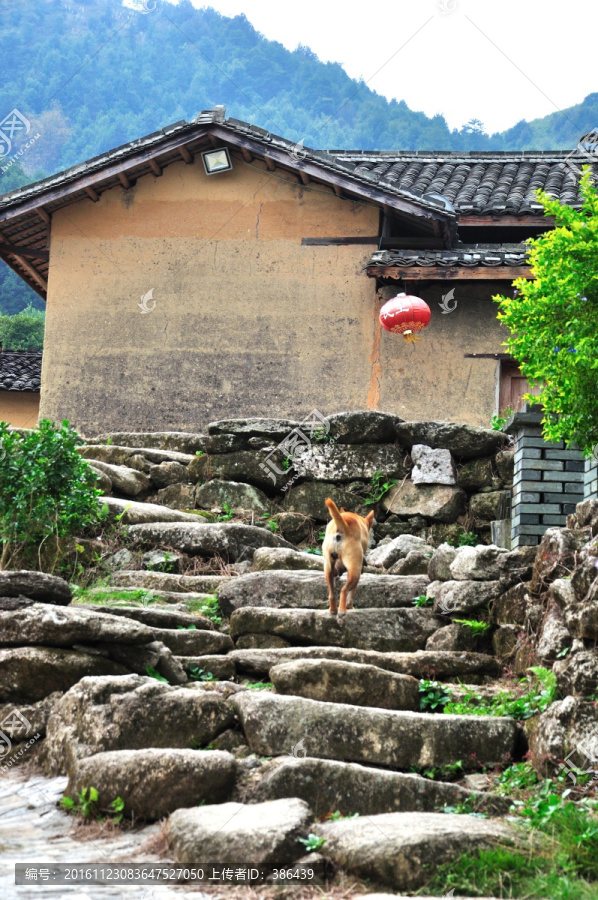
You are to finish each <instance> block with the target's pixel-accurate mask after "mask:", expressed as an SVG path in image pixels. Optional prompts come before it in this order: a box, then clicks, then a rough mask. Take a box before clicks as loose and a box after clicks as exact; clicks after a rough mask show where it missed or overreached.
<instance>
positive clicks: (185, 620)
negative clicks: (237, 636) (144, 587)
mask: <svg viewBox="0 0 598 900" xmlns="http://www.w3.org/2000/svg"><path fill="white" fill-rule="evenodd" d="M90 593H91V594H93V591H90ZM205 596H209V595H207V594H195V595H194V597H205ZM77 606H78V608H80V609H89V610H92V611H93V610H95V611H96V612H101V613H108V614H110V615H113V616H124V617H125V618H127V619H135V621H137V622H142V623H143V625H150V626H152V627H154V628H178V627H179V626H182V627H183V628H188V627H189V626H190V625H194V626H195V627H196V628H200V629H202V630H204V631H206V630H207V631H211V630H213V629H214V623H213V622H212V621H211V620H210V619H208V618H207V616H201V615H199V614H198V613H185V612H178V611H174V610H170V609H159V608H158V607H156V606H150V607H147V606H142V607H140V606H114V605H111V606H100V605H99V604H93V605H90V606H86V605H85V604H82V603H81V604H77Z"/></svg>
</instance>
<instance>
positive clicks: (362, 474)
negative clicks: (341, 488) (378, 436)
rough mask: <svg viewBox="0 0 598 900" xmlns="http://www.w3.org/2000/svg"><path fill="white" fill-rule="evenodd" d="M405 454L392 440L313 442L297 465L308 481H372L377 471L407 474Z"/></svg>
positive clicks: (394, 475) (388, 474)
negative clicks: (385, 441)
mask: <svg viewBox="0 0 598 900" xmlns="http://www.w3.org/2000/svg"><path fill="white" fill-rule="evenodd" d="M403 457H404V454H403V453H402V452H401V451H400V450H398V449H397V448H396V447H394V446H391V445H388V444H359V445H356V446H347V445H346V444H345V445H341V446H339V445H337V444H332V443H322V444H312V446H311V450H310V452H309V453H306V454H304V455H303V456H302V457H301V459H300V462H299V463H297V464H296V468H297V471H298V472H300V474H301V477H302V478H305V479H307V480H308V481H334V482H349V481H355V480H359V479H361V480H363V481H370V479H371V478H372V475H374V473H375V472H381V473H382V475H383V477H384V478H403V477H404V475H405V474H406V469H405V463H404V461H403Z"/></svg>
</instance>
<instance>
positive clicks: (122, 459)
mask: <svg viewBox="0 0 598 900" xmlns="http://www.w3.org/2000/svg"><path fill="white" fill-rule="evenodd" d="M141 450H143V453H142V452H141ZM79 453H80V454H81V456H83V457H84V458H85V459H89V460H100V462H107V463H112V464H113V465H116V466H122V465H126V461H127V459H128V458H129V457H131V456H143V457H144V458H145V459H146V460H148V462H152V463H155V464H156V465H160V463H163V462H178V463H180V464H181V465H182V466H188V465H189V463H190V462H191V461H192V460H193V459H195V456H194V455H192V454H190V453H179V452H178V451H176V450H155V449H153V448H150V447H143V448H133V447H124V446H120V445H119V444H87V445H86V446H85V447H80V448H79Z"/></svg>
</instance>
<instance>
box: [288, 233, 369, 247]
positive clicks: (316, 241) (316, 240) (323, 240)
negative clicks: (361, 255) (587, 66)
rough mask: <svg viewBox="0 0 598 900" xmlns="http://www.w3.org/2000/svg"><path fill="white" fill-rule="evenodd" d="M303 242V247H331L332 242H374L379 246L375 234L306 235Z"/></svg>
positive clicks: (337, 243)
mask: <svg viewBox="0 0 598 900" xmlns="http://www.w3.org/2000/svg"><path fill="white" fill-rule="evenodd" d="M301 244H302V246H303V247H329V246H330V245H331V244H333V245H334V244H336V245H339V246H340V245H341V244H374V245H375V246H376V247H377V246H378V236H377V235H373V236H372V237H361V235H358V236H355V237H304V238H301Z"/></svg>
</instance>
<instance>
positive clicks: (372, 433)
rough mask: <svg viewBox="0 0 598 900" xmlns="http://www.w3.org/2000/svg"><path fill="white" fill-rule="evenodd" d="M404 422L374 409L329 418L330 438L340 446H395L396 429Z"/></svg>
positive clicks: (338, 414)
mask: <svg viewBox="0 0 598 900" xmlns="http://www.w3.org/2000/svg"><path fill="white" fill-rule="evenodd" d="M402 421H403V420H402V419H400V418H399V417H398V416H394V415H392V414H390V413H383V412H376V411H375V410H372V409H368V410H357V411H355V412H341V413H335V414H334V415H332V416H328V424H329V426H330V432H329V434H330V437H331V438H332V439H333V440H335V441H338V442H339V444H393V443H394V440H395V428H396V426H397V425H399V424H400V423H401V422H402Z"/></svg>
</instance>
